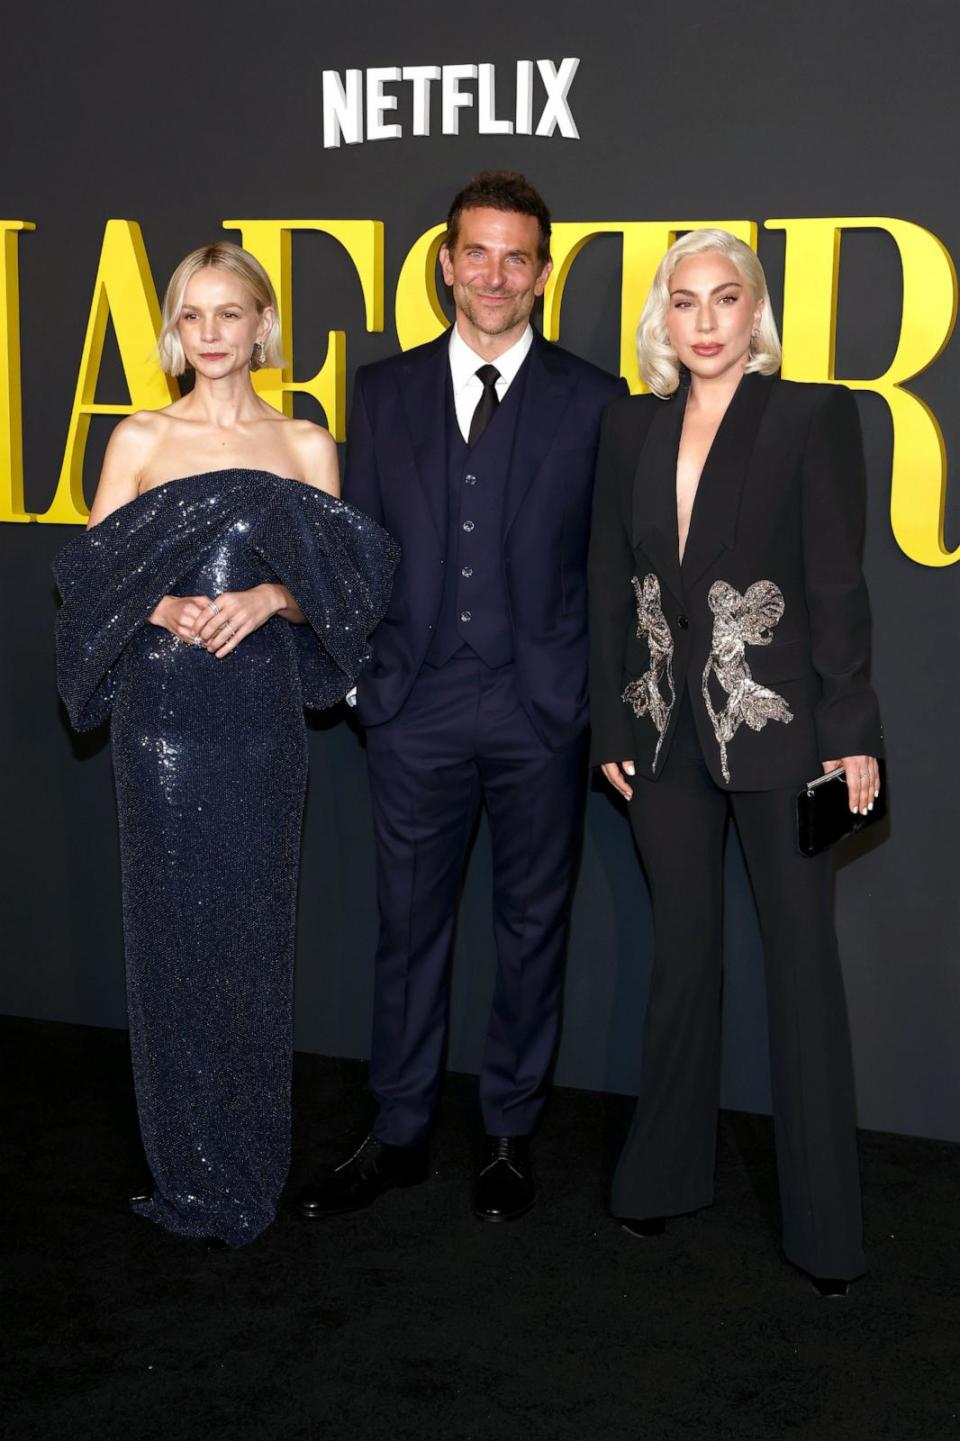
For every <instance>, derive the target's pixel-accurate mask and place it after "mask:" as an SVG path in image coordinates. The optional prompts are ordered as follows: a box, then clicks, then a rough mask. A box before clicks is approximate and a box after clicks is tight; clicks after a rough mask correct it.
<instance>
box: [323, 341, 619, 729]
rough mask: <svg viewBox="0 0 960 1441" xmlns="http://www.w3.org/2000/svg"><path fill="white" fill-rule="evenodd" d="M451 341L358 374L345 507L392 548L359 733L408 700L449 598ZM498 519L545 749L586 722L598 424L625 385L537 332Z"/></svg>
mask: <svg viewBox="0 0 960 1441" xmlns="http://www.w3.org/2000/svg"><path fill="white" fill-rule="evenodd" d="M448 347H449V335H447V334H444V335H442V336H440V337H439V338H438V339H437V340H433V341H430V342H429V343H428V344H427V345H421V346H418V347H417V348H416V349H414V350H408V351H406V352H405V353H404V354H401V355H396V356H391V357H390V358H389V359H388V360H381V361H377V362H376V363H375V364H373V365H368V366H363V367H361V369H360V370H358V372H357V379H356V388H355V390H354V398H353V408H352V411H351V416H350V428H349V434H348V439H347V466H346V476H345V480H344V499H346V500H348V501H349V502H350V504H351V505H355V506H357V507H358V509H360V510H363V511H366V512H367V514H368V515H371V516H373V517H374V518H375V519H376V520H377V521H379V522H380V524H381V525H383V526H384V527H385V528H386V529H387V530H388V531H390V533H391V534H392V535H393V536H395V537H396V539H397V540H398V541H399V542H400V545H401V548H402V552H403V554H402V559H401V562H400V566H399V569H398V571H397V574H396V577H395V580H394V588H393V597H392V600H391V602H390V609H389V610H388V612H387V614H386V617H385V618H384V620H383V621H382V622H381V624H380V626H379V627H378V628H377V630H376V631H375V633H374V636H373V660H372V663H371V664H370V666H369V667H368V668H367V669H366V670H365V671H364V672H363V674H362V675H361V677H360V680H359V682H358V686H357V715H358V717H359V719H360V721H361V722H362V723H363V724H364V725H380V724H382V723H383V722H384V721H389V720H392V718H393V717H394V716H395V715H396V714H397V712H398V711H399V710H400V708H401V706H402V705H403V703H404V701H405V700H406V699H407V696H408V695H409V694H410V690H411V687H412V686H413V683H414V681H415V679H416V677H417V674H418V672H419V670H420V667H421V666H422V665H423V661H424V657H425V656H426V653H427V649H428V647H429V645H430V641H431V637H432V635H433V627H434V625H435V623H436V620H437V616H438V613H439V610H440V602H441V597H442V594H443V582H444V565H445V563H446V537H447V505H448V485H447V432H446V427H447V375H448V369H449V359H448ZM526 365H527V366H528V369H527V374H526V379H525V384H524V391H523V396H522V406H521V410H520V415H519V417H518V420H517V427H516V434H515V439H514V446H513V453H512V459H511V463H510V470H509V474H508V476H507V493H506V507H505V514H504V536H503V551H504V568H505V573H506V579H507V589H508V594H509V598H510V608H511V620H512V628H513V647H514V660H515V663H516V667H517V676H518V682H519V686H520V694H521V699H522V703H523V706H524V709H525V711H526V713H527V715H528V716H529V718H530V720H531V722H532V724H533V726H534V728H535V729H536V731H537V732H538V734H539V735H540V737H541V738H542V739H543V740H544V741H545V742H546V744H547V745H548V746H549V747H550V748H551V749H553V750H562V749H563V748H564V747H565V746H567V745H569V744H570V743H571V742H572V741H573V740H574V739H575V737H576V736H577V735H578V734H579V733H580V732H581V731H582V730H583V728H584V727H585V726H586V724H587V719H588V706H587V654H588V640H587V583H586V563H587V544H588V540H589V532H590V510H591V500H592V493H593V475H594V467H595V464H596V456H597V446H598V442H599V437H600V421H601V417H602V414H603V410H604V407H605V405H606V404H607V402H608V401H609V400H610V399H611V398H612V397H613V396H614V395H616V394H618V393H623V394H626V386H625V384H624V382H623V381H622V380H616V379H615V378H614V377H613V376H612V375H608V374H607V372H606V371H603V370H600V369H598V368H597V367H596V366H594V365H590V364H589V363H588V362H587V361H585V360H581V359H579V358H578V357H577V356H575V355H571V354H570V353H569V352H568V351H565V350H561V349H560V347H559V346H557V345H551V344H550V343H549V342H547V341H545V340H544V339H543V338H542V337H541V336H540V335H539V334H537V333H535V334H534V342H533V345H532V346H531V349H530V354H529V356H528V357H527V361H526Z"/></svg>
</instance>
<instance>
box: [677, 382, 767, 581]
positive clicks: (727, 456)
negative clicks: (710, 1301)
mask: <svg viewBox="0 0 960 1441" xmlns="http://www.w3.org/2000/svg"><path fill="white" fill-rule="evenodd" d="M769 398H770V377H769V376H764V375H745V376H744V377H743V379H742V380H741V382H740V384H739V386H738V387H737V391H736V394H735V395H734V397H733V399H732V400H731V402H730V404H729V406H728V407H727V413H726V415H725V416H724V417H723V420H722V421H721V422H720V426H719V429H718V430H717V433H716V435H715V436H714V440H713V444H712V445H711V447H710V453H709V454H708V456H707V459H706V462H705V464H704V467H703V473H702V474H701V476H700V484H699V485H698V486H697V494H696V498H695V500H694V502H693V514H692V515H691V517H690V531H689V533H688V535H687V544H686V548H685V550H684V552H683V565H682V567H681V576H682V579H683V584H684V586H686V587H689V586H692V585H694V584H695V582H696V581H698V580H699V578H700V576H701V575H703V573H704V571H705V570H706V569H707V568H708V567H709V566H710V565H712V564H713V562H714V561H715V560H716V558H717V556H718V555H720V554H721V552H722V551H724V550H732V549H733V545H734V541H735V539H736V533H737V516H738V514H739V510H740V495H741V492H742V491H743V482H744V480H745V479H746V474H747V468H748V466H749V464H750V457H751V455H752V453H753V447H754V442H755V441H756V438H757V432H758V430H759V429H760V422H761V420H762V419H763V413H764V410H765V409H766V405H767V401H768V400H769ZM675 468H676V460H674V469H675ZM674 524H676V501H674Z"/></svg>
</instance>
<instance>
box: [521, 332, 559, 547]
mask: <svg viewBox="0 0 960 1441" xmlns="http://www.w3.org/2000/svg"><path fill="white" fill-rule="evenodd" d="M525 368H526V371H527V374H526V376H525V377H523V384H524V392H523V396H522V401H523V404H522V405H521V407H520V412H519V414H518V416H517V428H516V434H515V436H514V441H513V454H512V456H511V459H510V473H509V475H508V477H507V496H506V511H505V520H504V534H506V532H507V531H508V530H509V529H510V526H511V525H512V524H513V521H514V518H515V516H516V514H517V511H518V510H519V509H520V506H521V505H522V504H523V500H524V497H525V496H526V494H527V491H528V490H529V489H530V486H531V485H532V484H533V482H534V479H535V478H536V475H537V472H538V471H539V469H540V467H541V465H542V464H543V461H544V459H545V457H546V454H547V451H548V450H549V449H550V446H551V445H552V444H553V438H554V435H555V433H556V430H557V427H558V426H559V424H560V422H561V420H562V419H563V417H564V414H565V413H566V409H567V402H568V400H569V397H570V394H571V391H572V390H573V376H572V375H571V374H570V372H569V370H568V369H567V367H566V365H564V364H563V361H562V358H561V357H560V356H558V355H557V354H556V352H555V351H554V349H553V347H552V346H551V345H550V343H549V341H546V340H544V339H543V337H542V336H540V335H538V334H537V332H536V331H534V336H533V344H532V346H531V347H530V354H529V356H528V357H527V362H526V367H525ZM520 379H521V376H520V375H518V376H517V380H520ZM516 383H517V381H514V384H516Z"/></svg>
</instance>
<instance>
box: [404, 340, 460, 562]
mask: <svg viewBox="0 0 960 1441" xmlns="http://www.w3.org/2000/svg"><path fill="white" fill-rule="evenodd" d="M449 344H450V337H449V334H448V333H447V332H444V334H443V335H441V336H438V338H437V339H436V340H435V341H433V343H432V344H431V345H429V346H424V347H423V348H422V349H419V350H417V351H415V352H411V353H410V354H409V355H408V357H407V365H406V367H405V368H404V369H403V370H402V371H401V372H400V375H399V377H398V384H399V388H400V401H401V404H402V406H403V412H404V415H405V418H406V422H407V427H408V429H409V431H410V439H411V442H412V445H413V455H414V460H415V462H416V469H417V475H418V477H419V480H420V485H421V487H422V489H423V493H424V497H425V499H426V502H427V508H428V510H429V511H430V516H431V519H432V520H433V523H434V526H435V527H436V531H437V538H438V540H439V541H440V542H441V544H442V545H445V544H446V536H447V391H448V383H449V369H450V367H449V359H448V347H449Z"/></svg>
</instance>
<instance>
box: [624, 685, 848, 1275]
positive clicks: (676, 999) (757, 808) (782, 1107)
mask: <svg viewBox="0 0 960 1441" xmlns="http://www.w3.org/2000/svg"><path fill="white" fill-rule="evenodd" d="M633 789H634V795H633V800H632V801H631V802H630V806H629V814H630V820H631V824H632V827H633V833H634V836H635V838H636V841H637V845H638V847H639V850H640V855H641V859H642V862H643V867H644V870H645V873H646V876H647V881H648V883H649V887H650V893H651V898H652V904H653V915H654V931H655V960H654V969H653V976H652V980H651V989H650V997H649V1002H648V1006H647V1014H646V1022H645V1029H644V1042H643V1058H642V1069H641V1080H640V1091H639V1096H638V1100H637V1107H636V1112H635V1114H634V1118H633V1124H632V1126H631V1129H630V1133H629V1136H628V1138H627V1142H626V1145H625V1146H624V1150H623V1153H622V1155H621V1157H620V1161H619V1165H618V1167H617V1172H616V1176H615V1178H614V1186H613V1197H612V1209H613V1212H614V1214H615V1215H618V1216H625V1217H635V1218H638V1219H641V1218H645V1217H648V1216H670V1215H680V1214H683V1213H684V1212H687V1211H694V1210H697V1209H699V1208H700V1207H701V1206H707V1205H709V1204H710V1202H711V1201H712V1199H713V1173H714V1161H715V1152H716V1134H717V1112H718V1108H719V1091H720V990H721V973H722V955H721V946H722V908H723V846H724V833H725V829H726V823H727V817H728V813H729V812H730V811H732V813H733V819H734V821H735V823H736V826H737V830H738V832H739V835H740V841H741V845H742V847H743V852H744V856H745V858H746V863H747V869H748V871H749V874H750V879H751V883H752V886H753V891H754V896H755V899H756V903H757V910H758V912H759V916H760V926H761V932H762V936H763V948H764V959H765V968H766V983H767V1006H768V1017H769V1040H770V1061H771V1078H772V1091H773V1112H774V1124H775V1132H776V1147H777V1170H778V1175H779V1181H780V1203H781V1210H782V1219H783V1246H784V1250H785V1252H786V1255H787V1257H788V1259H789V1260H791V1261H792V1262H794V1263H795V1264H796V1265H797V1266H800V1267H802V1268H803V1269H804V1270H805V1271H808V1272H810V1273H811V1274H812V1275H815V1276H832V1277H838V1278H842V1279H846V1280H852V1279H853V1278H855V1277H856V1276H859V1275H861V1274H862V1273H863V1271H864V1269H865V1262H864V1256H863V1242H862V1223H861V1206H860V1177H859V1166H858V1160H857V1143H856V1103H855V1097H854V1086H853V1070H852V1063H851V1056H850V1039H849V1032H848V1026H847V1009H846V999H845V996H844V989H843V976H842V973H841V970H840V959H839V955H838V952H837V940H836V931H835V927H834V918H833V867H832V863H831V860H830V855H829V853H825V854H823V855H820V856H816V857H814V858H812V859H811V858H807V857H805V856H802V855H801V854H800V853H799V851H798V850H797V847H796V842H795V838H794V827H795V816H794V810H795V801H794V797H795V794H796V788H795V787H792V788H788V789H785V790H774V791H739V792H738V791H730V792H727V791H725V790H722V789H721V788H720V787H719V786H718V785H717V784H716V783H715V782H714V780H713V779H712V777H711V776H710V773H709V771H708V770H707V768H706V766H705V764H704V761H703V756H702V753H701V750H700V745H699V740H698V738H697V734H696V730H695V728H694V724H693V716H692V714H691V712H690V708H689V701H688V700H687V699H686V698H685V699H684V701H683V709H682V712H681V715H680V717H679V720H678V727H677V733H676V736H675V738H674V744H673V746H672V747H671V752H670V755H669V757H668V759H667V762H666V765H665V767H664V771H663V774H662V776H661V777H660V779H659V780H656V781H647V780H643V779H639V778H638V779H637V780H636V781H635V783H634V787H633Z"/></svg>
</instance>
